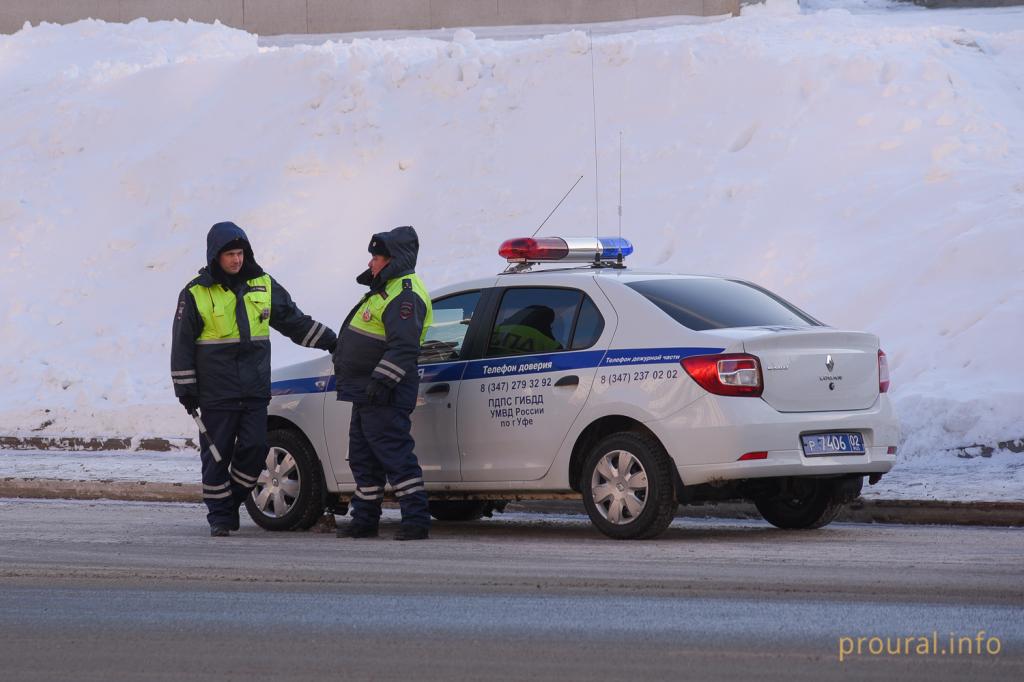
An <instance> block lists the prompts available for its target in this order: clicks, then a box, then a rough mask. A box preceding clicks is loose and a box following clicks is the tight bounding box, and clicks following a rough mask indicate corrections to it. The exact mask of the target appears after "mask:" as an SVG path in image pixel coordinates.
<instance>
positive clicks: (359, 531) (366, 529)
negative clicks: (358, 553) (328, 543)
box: [334, 523, 378, 539]
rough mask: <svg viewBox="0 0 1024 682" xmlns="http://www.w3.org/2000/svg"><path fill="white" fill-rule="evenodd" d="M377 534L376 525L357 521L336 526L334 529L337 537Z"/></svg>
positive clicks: (355, 537) (361, 536)
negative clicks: (361, 523) (364, 524)
mask: <svg viewBox="0 0 1024 682" xmlns="http://www.w3.org/2000/svg"><path fill="white" fill-rule="evenodd" d="M377 535H378V533H377V526H363V525H360V524H358V523H348V524H345V525H344V526H338V529H337V530H336V531H334V536H335V537H338V538H353V539H359V538H375V537H377Z"/></svg>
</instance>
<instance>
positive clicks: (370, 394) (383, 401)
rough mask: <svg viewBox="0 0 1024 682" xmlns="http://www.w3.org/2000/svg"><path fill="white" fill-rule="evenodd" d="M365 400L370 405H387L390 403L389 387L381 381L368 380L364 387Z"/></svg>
mask: <svg viewBox="0 0 1024 682" xmlns="http://www.w3.org/2000/svg"><path fill="white" fill-rule="evenodd" d="M366 399H367V400H368V401H369V402H370V404H371V405H389V404H390V403H391V387H390V386H388V385H387V384H385V383H384V382H383V381H378V380H377V379H370V383H368V384H367V385H366Z"/></svg>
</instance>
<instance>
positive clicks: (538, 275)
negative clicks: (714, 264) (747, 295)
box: [432, 265, 723, 297]
mask: <svg viewBox="0 0 1024 682" xmlns="http://www.w3.org/2000/svg"><path fill="white" fill-rule="evenodd" d="M590 277H600V278H601V279H602V280H603V281H615V282H619V283H621V284H629V283H630V282H640V281H644V280H651V279H723V278H722V277H721V276H718V275H693V274H683V273H674V272H664V271H659V270H631V269H629V268H616V267H600V268H595V267H592V266H590V265H580V266H577V267H555V268H552V267H543V266H542V267H541V268H538V269H535V270H525V271H522V272H503V273H499V274H497V275H491V276H490V277H481V278H477V279H472V280H465V281H462V282H453V283H451V284H447V285H445V286H443V287H439V288H438V289H436V290H434V291H433V292H432V295H433V296H435V297H437V296H445V295H447V294H452V293H456V292H459V291H470V290H473V289H486V288H489V287H496V286H497V287H510V286H525V285H529V284H541V283H543V284H566V283H570V282H572V281H573V280H576V279H580V278H590Z"/></svg>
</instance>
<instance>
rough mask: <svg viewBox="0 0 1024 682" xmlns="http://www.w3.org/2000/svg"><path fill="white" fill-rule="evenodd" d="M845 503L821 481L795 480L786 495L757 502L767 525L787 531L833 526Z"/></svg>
mask: <svg viewBox="0 0 1024 682" xmlns="http://www.w3.org/2000/svg"><path fill="white" fill-rule="evenodd" d="M845 503H846V499H845V498H844V497H843V496H841V495H839V494H838V491H837V488H836V485H835V484H834V483H833V482H831V481H826V480H822V479H799V478H798V479H794V480H793V481H792V482H791V483H790V488H789V491H788V492H787V494H785V495H778V496H775V497H770V498H761V499H759V500H754V505H755V506H756V507H757V511H758V512H760V513H761V516H762V517H763V518H764V520H765V521H767V522H768V523H770V524H772V525H773V526H776V527H778V528H784V529H786V530H805V529H811V528H821V527H822V526H827V525H828V524H830V523H832V521H833V520H834V519H835V518H836V516H837V515H838V514H839V512H840V511H841V510H842V508H843V505H844V504H845Z"/></svg>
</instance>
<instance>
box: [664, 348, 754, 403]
mask: <svg viewBox="0 0 1024 682" xmlns="http://www.w3.org/2000/svg"><path fill="white" fill-rule="evenodd" d="M680 364H681V365H682V366H683V369H684V370H686V373H687V374H689V375H690V377H691V378H692V379H693V380H694V381H696V382H697V383H698V384H700V386H701V388H703V389H704V390H705V391H707V392H708V393H714V394H715V395H735V396H751V397H757V396H759V395H761V391H762V390H764V385H763V383H762V382H761V364H760V363H759V362H758V361H757V358H756V357H754V356H753V355H747V354H746V353H726V354H724V355H694V356H692V357H689V358H684V359H683V360H682V361H681V362H680Z"/></svg>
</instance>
